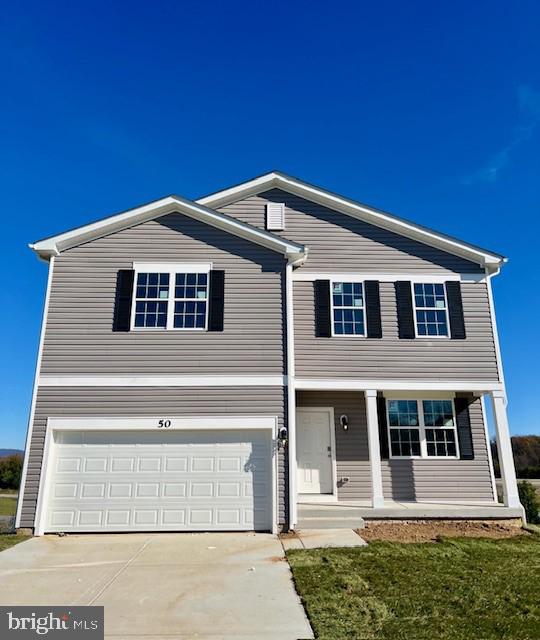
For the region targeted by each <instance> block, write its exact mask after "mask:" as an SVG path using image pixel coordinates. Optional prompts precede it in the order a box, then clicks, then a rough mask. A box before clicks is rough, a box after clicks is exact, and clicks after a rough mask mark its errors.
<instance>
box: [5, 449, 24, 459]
mask: <svg viewBox="0 0 540 640" xmlns="http://www.w3.org/2000/svg"><path fill="white" fill-rule="evenodd" d="M15 455H19V456H23V455H24V451H21V449H0V458H5V457H6V456H15Z"/></svg>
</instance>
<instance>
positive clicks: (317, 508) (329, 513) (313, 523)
mask: <svg viewBox="0 0 540 640" xmlns="http://www.w3.org/2000/svg"><path fill="white" fill-rule="evenodd" d="M297 527H298V529H362V528H363V527H364V519H363V518H362V515H361V509H359V508H358V507H345V506H341V505H328V504H299V505H298V525H297Z"/></svg>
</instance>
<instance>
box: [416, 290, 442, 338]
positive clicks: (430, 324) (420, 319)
mask: <svg viewBox="0 0 540 640" xmlns="http://www.w3.org/2000/svg"><path fill="white" fill-rule="evenodd" d="M414 304H415V308H416V327H417V331H418V335H419V336H448V323H447V320H446V297H445V294H444V285H443V284H440V283H439V284H430V283H424V282H422V283H415V284H414Z"/></svg>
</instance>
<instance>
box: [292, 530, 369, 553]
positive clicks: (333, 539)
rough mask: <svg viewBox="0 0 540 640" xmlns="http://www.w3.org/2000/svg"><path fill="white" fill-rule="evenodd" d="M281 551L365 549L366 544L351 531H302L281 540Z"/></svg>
mask: <svg viewBox="0 0 540 640" xmlns="http://www.w3.org/2000/svg"><path fill="white" fill-rule="evenodd" d="M281 544H282V545H283V549H285V551H288V550H289V549H320V548H324V549H331V548H334V549H335V548H339V547H341V548H342V547H365V546H367V542H366V541H365V540H364V539H363V538H361V537H360V536H359V535H358V534H357V533H356V531H353V529H303V530H298V531H295V532H294V533H293V534H288V535H284V536H282V538H281Z"/></svg>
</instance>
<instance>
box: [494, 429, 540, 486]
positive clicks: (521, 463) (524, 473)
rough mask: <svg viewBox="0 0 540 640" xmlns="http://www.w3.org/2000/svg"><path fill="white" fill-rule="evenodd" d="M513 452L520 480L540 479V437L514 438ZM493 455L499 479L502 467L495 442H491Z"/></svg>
mask: <svg viewBox="0 0 540 640" xmlns="http://www.w3.org/2000/svg"><path fill="white" fill-rule="evenodd" d="M511 440H512V452H513V454H514V464H515V465H516V474H517V477H518V478H540V436H512V438H511ZM490 444H491V453H492V456H493V467H494V469H495V475H496V476H497V477H499V476H500V475H501V473H500V466H499V456H498V452H497V444H496V442H495V440H492V441H491V443H490Z"/></svg>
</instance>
